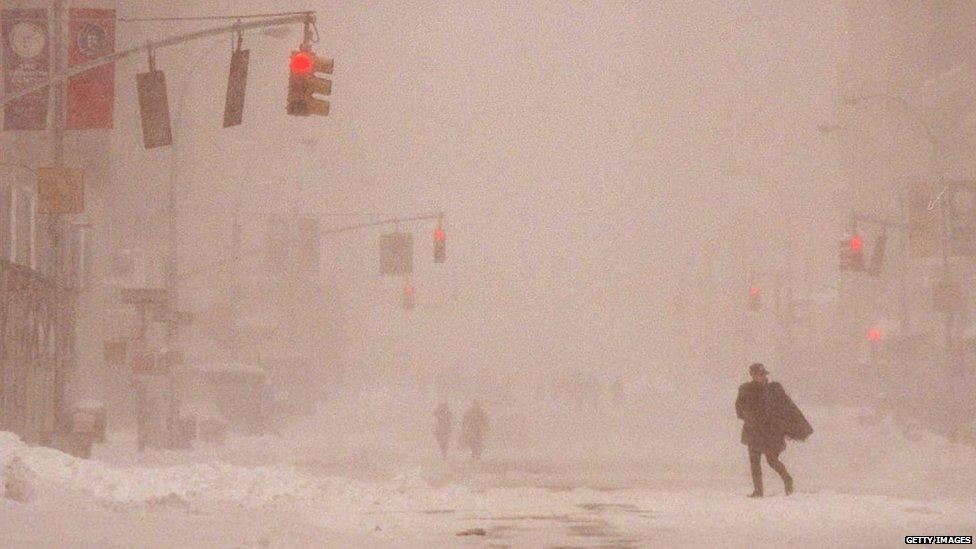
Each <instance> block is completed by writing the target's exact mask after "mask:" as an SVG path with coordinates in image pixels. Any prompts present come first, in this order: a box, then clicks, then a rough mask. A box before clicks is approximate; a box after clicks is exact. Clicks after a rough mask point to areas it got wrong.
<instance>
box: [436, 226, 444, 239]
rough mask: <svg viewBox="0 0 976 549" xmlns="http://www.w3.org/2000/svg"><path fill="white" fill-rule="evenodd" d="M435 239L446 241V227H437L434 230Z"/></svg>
mask: <svg viewBox="0 0 976 549" xmlns="http://www.w3.org/2000/svg"><path fill="white" fill-rule="evenodd" d="M434 241H435V242H444V229H442V228H440V227H437V229H436V230H435V231H434Z"/></svg>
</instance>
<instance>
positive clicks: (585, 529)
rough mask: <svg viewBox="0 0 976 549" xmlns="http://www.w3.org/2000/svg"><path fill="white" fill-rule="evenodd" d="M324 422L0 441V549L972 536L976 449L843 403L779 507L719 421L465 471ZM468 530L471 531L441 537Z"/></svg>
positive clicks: (508, 443) (511, 435)
mask: <svg viewBox="0 0 976 549" xmlns="http://www.w3.org/2000/svg"><path fill="white" fill-rule="evenodd" d="M330 414H333V416H332V417H331V420H330V418H329V417H316V418H312V419H310V420H309V422H307V423H305V424H303V425H296V426H295V427H294V431H287V432H282V433H281V434H279V435H269V436H264V437H252V438H237V439H234V440H232V441H231V442H230V443H229V444H228V445H227V446H225V447H222V448H199V449H197V450H195V451H193V452H188V453H187V452H150V453H148V454H146V455H143V456H138V455H136V454H135V453H134V452H132V451H131V449H130V446H129V444H128V442H129V441H126V440H125V439H124V437H123V438H121V439H120V438H119V437H115V443H114V444H110V445H108V446H106V447H103V448H99V450H98V453H97V455H96V457H97V458H98V459H97V460H80V459H76V458H72V457H70V456H66V455H64V454H61V453H59V452H57V451H54V450H50V449H46V448H36V447H28V446H26V445H25V444H23V443H22V442H21V441H20V440H18V439H17V438H16V437H14V436H13V435H11V434H9V433H0V471H2V472H3V473H2V474H3V476H4V478H3V480H4V484H5V485H10V487H12V488H13V489H14V490H15V491H17V490H20V491H24V485H27V486H28V488H27V491H29V492H32V497H31V500H30V501H29V502H18V501H14V500H11V499H9V498H4V499H3V500H2V507H0V545H3V546H37V545H47V546H92V547H95V546H107V545H109V546H110V545H113V544H114V545H117V546H132V545H133V544H138V545H140V546H175V545H183V546H202V547H227V546H281V547H292V546H308V545H313V546H334V547H350V546H369V547H375V546H381V547H382V546H391V547H454V546H459V545H467V544H471V545H475V546H486V545H492V544H494V545H497V546H513V547H539V546H583V547H587V546H605V545H617V546H635V547H645V546H660V545H662V544H664V543H667V544H677V545H679V546H680V545H685V546H698V545H702V544H709V545H714V544H717V545H723V546H757V545H759V546H762V545H769V546H773V545H779V546H782V545H784V544H788V545H794V546H795V545H799V546H823V545H825V544H826V545H842V546H851V547H854V546H857V547H865V546H888V545H892V546H893V545H900V544H902V543H903V538H904V536H906V535H931V534H937V535H941V534H944V535H972V534H974V533H976V498H974V496H973V494H974V492H973V490H974V489H976V450H974V449H973V448H972V447H969V446H962V445H954V444H949V443H947V442H945V441H944V440H942V439H940V438H938V437H935V436H928V435H926V436H922V437H920V438H918V439H917V440H909V439H907V438H905V437H904V436H903V435H902V434H901V433H900V431H899V430H897V429H894V428H893V427H892V426H891V425H890V424H888V423H884V422H882V423H880V424H876V425H866V424H864V423H863V422H862V421H859V420H858V413H857V412H856V411H854V410H840V411H836V410H834V411H830V410H818V409H814V410H811V411H810V413H809V415H810V417H811V421H812V422H813V423H814V425H815V426H817V428H818V431H817V434H816V435H815V437H814V438H812V439H811V440H810V441H809V442H807V443H805V444H803V445H796V446H793V447H791V449H790V450H788V452H787V453H786V454H785V455H784V459H785V460H786V462H787V464H788V465H789V466H790V467H791V468H792V469H793V472H794V475H795V476H796V477H797V481H798V487H799V493H797V494H794V495H792V496H790V497H788V498H787V497H785V496H784V495H783V494H782V487H781V486H780V484H779V481H778V479H776V478H775V476H774V475H772V474H771V472H769V471H768V469H767V474H766V479H767V493H768V494H769V495H770V496H769V497H767V498H765V499H763V500H758V501H757V500H749V499H747V498H744V497H743V495H744V494H745V493H747V492H748V490H749V489H750V482H749V478H748V469H747V463H746V458H745V451H744V449H743V448H742V447H741V446H739V445H738V441H737V431H736V425H735V424H733V423H731V422H724V423H717V424H716V423H713V422H710V421H708V418H704V419H703V420H702V421H701V423H700V424H696V423H695V422H693V421H689V424H688V430H689V431H690V432H691V433H692V434H693V436H687V437H685V436H681V435H678V434H676V433H678V431H675V430H673V428H672V427H673V426H666V427H667V430H666V432H668V433H672V436H671V437H670V439H669V441H668V442H669V443H668V444H666V445H663V446H662V445H660V444H659V445H651V446H652V447H651V448H647V447H645V446H646V444H647V442H646V441H641V440H629V439H627V436H626V435H627V433H629V432H631V431H632V430H633V432H641V431H643V432H649V431H646V430H645V429H646V426H645V425H630V426H620V422H619V421H615V420H614V419H613V417H614V414H616V412H614V413H609V414H605V415H603V416H599V415H598V414H594V416H593V417H594V424H588V425H579V426H577V428H576V429H575V430H573V431H572V434H566V436H561V437H551V436H550V437H542V436H541V435H540V433H539V432H529V433H523V432H521V431H519V432H515V431H514V430H513V431H511V432H509V431H506V429H507V428H508V427H506V426H502V425H498V423H497V421H496V423H495V425H496V427H495V428H494V430H493V433H494V434H495V437H496V438H495V441H496V442H495V444H494V445H493V446H491V447H490V448H489V450H490V451H492V452H493V454H490V455H489V458H488V459H487V461H486V462H484V463H480V464H475V463H471V462H468V461H467V460H465V459H463V458H462V457H460V456H456V457H454V458H452V460H450V461H449V462H448V463H440V462H438V461H437V460H436V459H434V457H433V455H432V452H433V446H432V445H431V444H430V441H429V440H428V437H429V433H427V432H426V431H425V430H424V429H423V428H418V429H416V430H412V429H403V428H402V427H397V428H393V427H390V428H389V429H388V430H386V431H383V429H379V431H374V432H372V435H371V436H369V435H367V434H364V435H363V436H362V438H361V439H359V440H356V439H355V437H348V436H347V437H345V438H344V439H343V444H341V445H340V444H333V445H329V444H328V441H329V439H330V437H329V436H328V433H329V430H330V428H331V421H336V422H341V423H344V424H345V426H346V427H347V430H346V431H345V432H347V433H348V432H349V431H348V427H349V422H350V421H352V419H351V418H349V417H339V416H340V415H341V414H338V415H335V414H336V412H335V411H334V410H333V411H331V412H330ZM366 419H368V422H369V423H371V424H372V425H374V426H375V425H378V424H385V423H384V422H380V423H376V422H375V421H374V420H375V419H376V418H372V419H369V418H366ZM618 419H619V418H618ZM364 421H365V420H364ZM511 421H514V420H511ZM548 421H550V422H551V424H549V425H548V426H547V428H550V429H551V428H554V427H556V426H561V425H562V424H561V423H560V421H559V420H558V418H556V419H553V418H552V417H550V418H549V420H548ZM657 421H660V420H657ZM402 424H403V422H399V423H397V425H400V426H402ZM312 425H315V426H316V427H315V429H314V430H313V429H312V428H311V426H312ZM706 425H708V426H710V429H711V431H708V428H706V427H705V426H706ZM615 426H616V427H615ZM509 427H510V426H509ZM415 432H416V433H420V434H419V435H416V436H415V435H414V433H415ZM299 433H300V434H302V436H298V434H299ZM377 434H379V435H381V436H380V439H379V440H382V441H383V442H384V443H385V444H380V443H379V442H378V439H377V438H376V435H377ZM529 441H534V443H531V442H529ZM555 441H558V442H559V444H558V445H557V446H558V447H559V448H561V449H562V450H563V451H562V453H560V452H557V451H555V450H554V447H552V446H550V444H551V443H553V442H555ZM394 449H395V450H394ZM9 495H11V494H8V496H9ZM14 495H17V494H14ZM468 529H482V530H484V535H473V536H464V537H459V536H457V535H456V534H457V533H458V532H461V531H464V530H468Z"/></svg>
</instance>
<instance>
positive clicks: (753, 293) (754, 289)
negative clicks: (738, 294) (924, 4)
mask: <svg viewBox="0 0 976 549" xmlns="http://www.w3.org/2000/svg"><path fill="white" fill-rule="evenodd" d="M759 292H760V290H759V286H750V287H749V297H759Z"/></svg>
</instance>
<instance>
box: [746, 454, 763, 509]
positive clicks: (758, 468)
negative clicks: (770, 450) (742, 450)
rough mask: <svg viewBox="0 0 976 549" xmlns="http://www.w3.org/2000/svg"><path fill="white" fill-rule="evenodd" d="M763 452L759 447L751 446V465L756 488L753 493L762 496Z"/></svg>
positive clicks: (753, 484) (753, 482)
mask: <svg viewBox="0 0 976 549" xmlns="http://www.w3.org/2000/svg"><path fill="white" fill-rule="evenodd" d="M760 459H762V452H761V451H760V450H759V449H758V448H753V447H751V446H750V447H749V467H750V468H751V469H752V486H753V488H754V490H753V492H752V495H753V496H754V497H755V496H761V495H763V484H762V462H761V461H760Z"/></svg>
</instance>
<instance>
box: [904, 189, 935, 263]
mask: <svg viewBox="0 0 976 549" xmlns="http://www.w3.org/2000/svg"><path fill="white" fill-rule="evenodd" d="M941 191H942V189H940V188H939V185H938V183H935V182H925V183H916V184H914V185H913V186H912V188H911V189H910V192H909V201H908V241H909V247H910V249H911V254H912V255H913V256H916V257H938V256H940V255H942V208H941V207H940V206H938V205H936V206H935V207H934V208H932V209H931V210H930V209H929V204H930V203H931V202H932V201H933V200H935V197H936V196H938V195H939V193H940V192H941Z"/></svg>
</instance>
